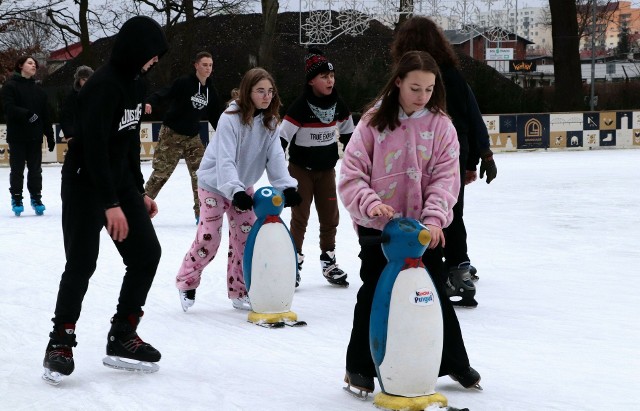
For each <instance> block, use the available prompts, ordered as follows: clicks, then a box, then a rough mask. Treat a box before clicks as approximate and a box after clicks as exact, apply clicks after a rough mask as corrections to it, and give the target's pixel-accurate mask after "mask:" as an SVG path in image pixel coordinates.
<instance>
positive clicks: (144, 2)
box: [128, 0, 251, 35]
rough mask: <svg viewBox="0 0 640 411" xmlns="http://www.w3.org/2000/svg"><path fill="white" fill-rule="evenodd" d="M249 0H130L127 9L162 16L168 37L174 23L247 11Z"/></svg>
mask: <svg viewBox="0 0 640 411" xmlns="http://www.w3.org/2000/svg"><path fill="white" fill-rule="evenodd" d="M250 1H251V0H201V1H194V0H179V1H175V0H159V1H151V0H132V1H131V2H130V4H129V5H128V6H129V7H134V8H136V9H137V10H138V11H139V12H141V13H144V14H147V15H151V16H154V17H157V16H158V15H161V16H162V19H163V21H164V25H165V27H166V28H167V31H168V33H167V34H168V35H170V34H171V33H170V31H171V28H172V27H173V26H175V25H176V23H178V22H181V21H185V22H187V23H189V22H191V21H193V20H194V19H195V18H197V17H209V16H214V15H217V14H238V13H243V12H245V11H247V10H248V8H249V3H250Z"/></svg>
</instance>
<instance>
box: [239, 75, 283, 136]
mask: <svg viewBox="0 0 640 411" xmlns="http://www.w3.org/2000/svg"><path fill="white" fill-rule="evenodd" d="M262 80H269V82H271V86H272V87H273V97H272V98H271V104H269V107H267V108H266V109H265V110H264V111H263V113H262V114H263V116H264V117H263V124H264V126H265V127H266V128H268V129H269V130H275V128H276V126H277V124H278V121H279V120H280V114H279V113H278V110H280V107H281V106H282V103H281V102H280V97H278V92H277V89H276V82H275V81H274V80H273V77H272V76H271V74H269V72H268V71H267V70H265V69H263V68H260V67H256V68H252V69H251V70H249V71H247V72H246V73H245V75H244V76H243V77H242V80H241V81H240V87H239V89H240V90H239V96H238V98H237V99H236V103H237V104H238V107H239V108H238V109H237V110H232V111H227V113H229V114H236V113H240V118H241V122H242V124H245V125H246V124H249V125H251V124H253V114H254V113H255V110H256V108H255V106H254V105H253V101H252V100H251V89H252V88H253V86H255V85H256V84H258V83H259V82H260V81H262Z"/></svg>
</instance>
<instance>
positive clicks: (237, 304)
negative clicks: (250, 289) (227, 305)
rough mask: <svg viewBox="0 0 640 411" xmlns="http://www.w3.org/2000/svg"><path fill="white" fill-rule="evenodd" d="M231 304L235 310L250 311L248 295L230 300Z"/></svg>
mask: <svg viewBox="0 0 640 411" xmlns="http://www.w3.org/2000/svg"><path fill="white" fill-rule="evenodd" d="M289 284H291V283H289ZM231 304H232V305H233V308H235V309H236V310H246V311H251V301H249V296H248V295H244V296H242V297H238V298H233V299H232V300H231Z"/></svg>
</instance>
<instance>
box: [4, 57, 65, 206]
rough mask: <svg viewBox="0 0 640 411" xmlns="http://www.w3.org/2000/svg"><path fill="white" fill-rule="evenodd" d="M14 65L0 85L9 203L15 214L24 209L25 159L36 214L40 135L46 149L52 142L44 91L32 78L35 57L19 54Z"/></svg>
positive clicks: (39, 188)
mask: <svg viewBox="0 0 640 411" xmlns="http://www.w3.org/2000/svg"><path fill="white" fill-rule="evenodd" d="M14 69H15V73H13V75H12V76H11V77H10V78H9V80H7V81H6V82H5V83H4V85H3V86H2V104H3V106H4V111H5V114H6V117H7V118H6V120H7V143H8V144H9V153H10V156H9V164H10V166H11V172H10V174H9V191H10V192H11V207H12V209H13V212H14V213H15V215H17V216H19V215H20V214H21V213H22V212H23V211H24V205H23V204H22V187H23V184H24V165H25V162H26V163H27V189H28V190H29V194H30V196H31V206H32V207H33V209H34V210H35V212H36V214H38V215H42V214H43V213H44V210H45V206H44V204H42V136H43V135H45V136H46V137H47V146H48V147H49V151H53V149H54V147H55V145H56V142H55V139H54V134H53V127H52V126H51V120H50V119H49V115H48V113H47V111H48V107H47V95H46V93H45V92H44V90H43V89H42V87H40V86H39V85H38V84H36V81H35V78H34V76H35V75H36V71H37V70H38V62H37V61H36V59H34V58H33V57H31V56H23V57H20V58H19V59H18V60H17V61H16V64H15V67H14Z"/></svg>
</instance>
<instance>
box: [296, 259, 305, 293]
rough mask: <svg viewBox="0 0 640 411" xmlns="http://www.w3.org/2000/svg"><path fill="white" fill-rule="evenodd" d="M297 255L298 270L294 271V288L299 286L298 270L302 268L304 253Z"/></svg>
mask: <svg viewBox="0 0 640 411" xmlns="http://www.w3.org/2000/svg"><path fill="white" fill-rule="evenodd" d="M296 255H297V256H298V272H296V288H298V286H300V280H301V278H300V270H302V263H304V254H300V253H297V254H296Z"/></svg>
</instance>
